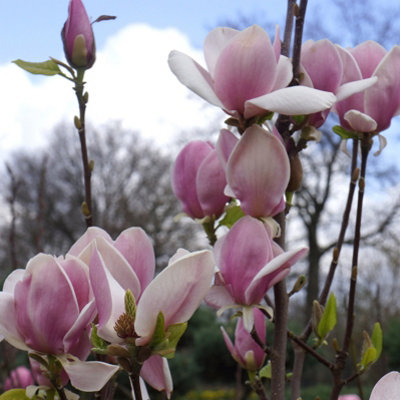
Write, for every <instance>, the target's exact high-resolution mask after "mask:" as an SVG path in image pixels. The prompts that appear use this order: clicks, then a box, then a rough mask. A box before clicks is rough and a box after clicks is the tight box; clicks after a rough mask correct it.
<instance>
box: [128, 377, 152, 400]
mask: <svg viewBox="0 0 400 400" xmlns="http://www.w3.org/2000/svg"><path fill="white" fill-rule="evenodd" d="M139 383H140V393H141V395H142V400H150V396H149V392H148V391H147V387H146V384H145V383H144V380H143V379H142V378H139ZM131 393H132V399H133V400H136V396H135V392H134V391H133V388H132V390H131Z"/></svg>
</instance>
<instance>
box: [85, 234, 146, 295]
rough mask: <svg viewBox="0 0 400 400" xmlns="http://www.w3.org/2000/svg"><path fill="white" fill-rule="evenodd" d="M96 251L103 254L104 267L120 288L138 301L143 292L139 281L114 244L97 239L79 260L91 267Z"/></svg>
mask: <svg viewBox="0 0 400 400" xmlns="http://www.w3.org/2000/svg"><path fill="white" fill-rule="evenodd" d="M95 249H97V251H98V252H99V253H100V254H101V259H102V261H103V262H104V265H105V266H106V268H107V269H108V271H109V272H110V273H111V275H112V276H113V277H114V279H115V280H116V281H117V282H118V283H119V284H120V286H121V287H122V288H123V289H125V290H128V289H130V291H131V292H132V293H133V295H134V296H135V298H136V299H138V298H139V297H140V294H141V291H142V290H141V287H140V282H139V279H138V277H137V275H136V273H135V271H134V270H133V269H132V267H131V265H130V264H129V263H128V261H127V260H126V259H125V257H124V256H123V255H122V254H121V253H120V252H119V251H118V250H117V248H116V247H114V244H113V243H110V242H108V241H106V240H104V239H103V238H97V239H96V240H95V241H93V242H92V243H91V244H90V245H89V246H87V247H86V248H85V250H84V251H83V252H82V253H81V254H80V256H79V258H80V259H81V260H82V261H84V262H85V263H86V264H87V265H89V264H90V263H91V258H92V257H93V253H94V250H95Z"/></svg>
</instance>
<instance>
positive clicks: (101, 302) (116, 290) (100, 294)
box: [89, 249, 125, 342]
mask: <svg viewBox="0 0 400 400" xmlns="http://www.w3.org/2000/svg"><path fill="white" fill-rule="evenodd" d="M89 275H90V283H91V285H92V288H93V293H94V297H95V299H96V307H97V311H98V314H99V330H98V333H99V336H101V337H102V338H103V339H105V340H108V341H110V342H115V341H120V339H119V338H118V336H117V334H116V332H115V330H114V325H115V322H116V321H117V320H118V318H119V316H120V315H121V314H123V313H124V312H125V300H124V299H125V290H124V289H123V288H122V287H121V286H120V285H119V283H118V282H117V281H116V280H115V279H114V278H113V277H112V275H111V274H110V272H109V271H108V270H107V268H106V266H105V265H104V261H103V260H102V258H101V255H100V253H99V252H98V251H97V249H95V251H94V252H93V255H92V257H91V260H90V266H89Z"/></svg>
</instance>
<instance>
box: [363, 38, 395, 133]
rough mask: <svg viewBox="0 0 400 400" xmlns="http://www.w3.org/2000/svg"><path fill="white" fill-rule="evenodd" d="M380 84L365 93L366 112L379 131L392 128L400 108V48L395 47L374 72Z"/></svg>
mask: <svg viewBox="0 0 400 400" xmlns="http://www.w3.org/2000/svg"><path fill="white" fill-rule="evenodd" d="M374 76H377V77H378V82H377V83H376V84H375V85H374V86H372V87H371V88H369V89H368V90H367V91H366V92H365V95H364V96H365V110H364V112H365V113H366V114H368V115H369V116H370V117H372V118H373V119H374V120H375V121H376V122H377V124H378V127H377V130H378V131H379V132H382V131H384V130H385V129H387V128H388V127H389V126H390V122H391V119H392V117H393V116H394V115H395V114H396V113H397V111H398V108H399V106H400V47H399V46H394V47H393V48H392V50H390V52H389V53H388V54H387V55H386V56H385V57H384V58H383V59H382V61H381V62H380V64H379V65H378V67H377V68H376V70H375V72H374Z"/></svg>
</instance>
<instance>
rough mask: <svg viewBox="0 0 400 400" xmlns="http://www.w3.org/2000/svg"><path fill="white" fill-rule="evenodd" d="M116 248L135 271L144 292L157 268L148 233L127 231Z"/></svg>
mask: <svg viewBox="0 0 400 400" xmlns="http://www.w3.org/2000/svg"><path fill="white" fill-rule="evenodd" d="M114 247H115V248H116V249H117V250H119V251H120V252H121V254H122V255H123V256H124V258H125V259H126V261H128V263H129V264H130V266H131V267H132V269H133V270H134V271H135V273H136V275H137V277H138V278H139V281H140V288H141V290H142V291H143V290H144V288H145V287H146V286H147V285H148V284H149V283H150V281H151V280H152V279H153V277H154V271H155V268H156V262H155V256H154V249H153V245H152V243H151V241H150V239H149V237H148V236H147V234H146V232H145V231H144V230H143V229H141V228H129V229H126V230H124V231H123V232H121V234H120V235H119V236H118V237H117V239H116V240H115V242H114Z"/></svg>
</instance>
